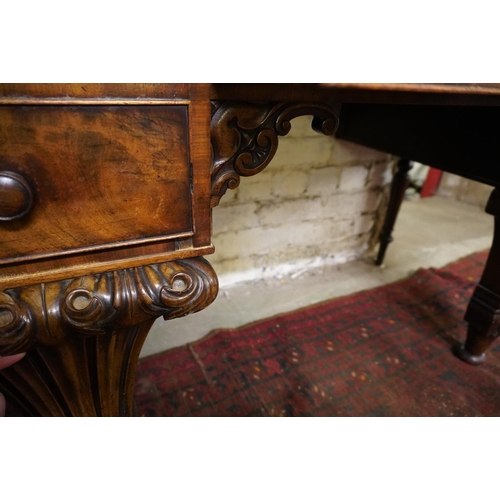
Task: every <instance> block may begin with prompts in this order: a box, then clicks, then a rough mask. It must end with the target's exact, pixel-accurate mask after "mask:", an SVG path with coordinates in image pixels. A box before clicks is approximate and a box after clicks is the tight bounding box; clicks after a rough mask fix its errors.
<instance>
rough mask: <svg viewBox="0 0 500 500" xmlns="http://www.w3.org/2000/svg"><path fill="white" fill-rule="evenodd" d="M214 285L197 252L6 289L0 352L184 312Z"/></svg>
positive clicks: (205, 301)
mask: <svg viewBox="0 0 500 500" xmlns="http://www.w3.org/2000/svg"><path fill="white" fill-rule="evenodd" d="M217 289H218V283H217V277H216V275H215V272H214V271H213V269H212V267H211V266H210V264H208V262H207V261H206V260H205V259H203V258H201V257H199V258H194V259H186V260H179V261H174V262H166V263H162V264H151V265H148V266H143V267H138V268H131V269H122V270H118V271H113V272H107V273H101V274H95V275H89V276H85V277H81V278H75V279H70V280H63V281H59V282H53V283H47V284H44V285H35V286H30V287H25V288H20V289H11V290H5V291H4V292H0V355H7V354H13V353H15V352H21V351H23V350H26V349H28V348H30V349H31V348H33V347H38V346H41V345H57V344H58V343H60V342H61V341H62V340H63V339H64V337H66V336H67V335H74V334H75V333H79V334H83V335H103V334H105V333H108V332H109V331H111V330H116V329H120V328H128V327H131V326H134V325H139V324H141V323H144V322H147V321H150V320H152V319H153V320H154V319H156V318H157V317H159V316H163V317H164V318H165V319H172V318H178V317H181V316H185V315H187V314H190V313H192V312H196V311H199V310H201V309H203V308H205V307H207V306H208V305H209V304H210V303H211V302H212V301H213V300H214V299H215V297H216V295H217Z"/></svg>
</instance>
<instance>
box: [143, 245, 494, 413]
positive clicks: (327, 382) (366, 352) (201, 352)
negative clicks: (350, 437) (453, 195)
mask: <svg viewBox="0 0 500 500" xmlns="http://www.w3.org/2000/svg"><path fill="white" fill-rule="evenodd" d="M486 256H487V253H486V252H482V253H479V254H474V255H472V256H470V257H467V258H465V259H462V260H460V261H458V262H456V263H454V264H451V265H449V266H447V267H445V268H443V269H426V270H419V271H418V272H416V273H415V274H414V275H413V276H412V277H410V278H408V279H405V280H403V281H400V282H397V283H394V284H391V285H387V286H384V287H380V288H377V289H373V290H368V291H364V292H361V293H357V294H354V295H351V296H348V297H344V298H340V299H335V300H330V301H328V302H324V303H321V304H318V305H315V306H311V307H308V308H305V309H302V310H299V311H294V312H291V313H288V314H283V315H280V316H276V317H273V318H270V319H266V320H263V321H259V322H256V323H253V324H251V325H247V326H244V327H242V328H238V329H235V330H219V331H216V332H213V333H212V334H211V335H209V336H208V337H205V338H204V339H202V340H201V341H198V342H195V343H192V344H189V345H187V346H183V347H180V348H176V349H173V350H171V351H167V352H165V353H162V354H157V355H154V356H151V357H149V358H146V359H144V360H143V361H141V363H140V365H139V369H138V374H137V380H136V398H137V411H138V414H139V415H141V416H499V415H500V390H499V389H500V345H497V347H496V348H494V349H493V350H492V351H491V352H490V353H489V356H488V358H487V361H486V363H485V364H484V365H481V366H478V367H473V366H469V365H467V364H466V363H464V362H462V361H460V360H458V359H457V358H455V357H454V356H453V354H452V353H451V347H452V346H453V345H454V344H455V343H457V342H458V341H461V340H463V338H464V336H465V331H466V323H465V322H464V321H463V316H464V312H465V308H466V306H467V303H468V301H469V298H470V296H471V294H472V291H473V289H474V286H475V284H476V283H477V281H478V280H479V278H480V275H481V272H482V269H483V266H484V263H485V260H486Z"/></svg>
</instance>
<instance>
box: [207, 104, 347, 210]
mask: <svg viewBox="0 0 500 500" xmlns="http://www.w3.org/2000/svg"><path fill="white" fill-rule="evenodd" d="M215 109H216V111H215V113H214V114H213V117H212V122H211V134H212V149H213V165H212V174H211V175H212V206H216V205H218V203H219V200H220V198H221V197H222V196H223V195H224V193H225V192H226V191H227V189H228V188H229V189H234V188H236V187H237V186H238V185H239V183H240V176H250V175H255V174H257V173H259V172H261V171H262V170H263V169H264V168H265V167H266V166H267V165H268V164H269V162H270V161H271V160H272V158H273V157H274V155H275V153H276V150H277V148H278V136H284V135H286V134H288V132H289V131H290V129H291V124H290V120H292V119H293V118H296V117H297V116H304V115H312V116H313V121H312V127H313V129H314V130H315V131H317V132H319V133H322V134H325V135H332V134H333V133H334V132H335V130H336V129H337V126H338V113H337V110H335V109H334V108H332V107H331V106H327V105H324V104H304V103H295V104H290V103H288V104H282V103H278V104H277V103H264V104H262V103H248V102H227V103H222V104H219V103H217V106H215Z"/></svg>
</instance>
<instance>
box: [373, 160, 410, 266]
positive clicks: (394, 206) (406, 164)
mask: <svg viewBox="0 0 500 500" xmlns="http://www.w3.org/2000/svg"><path fill="white" fill-rule="evenodd" d="M411 167H412V164H411V161H410V160H405V159H400V160H399V161H398V163H397V167H396V173H395V174H394V178H393V179H392V184H391V194H390V197H389V204H388V206H387V213H386V215H385V221H384V226H383V228H382V232H381V233H380V237H379V240H380V247H379V251H378V255H377V260H376V261H375V263H376V265H377V266H380V265H381V264H382V262H384V257H385V252H386V250H387V247H388V246H389V243H390V242H391V241H392V230H393V229H394V224H395V223H396V219H397V217H398V213H399V209H400V207H401V203H402V202H403V198H404V196H405V191H406V189H407V188H408V186H409V184H410V177H409V176H408V172H409V171H410V169H411Z"/></svg>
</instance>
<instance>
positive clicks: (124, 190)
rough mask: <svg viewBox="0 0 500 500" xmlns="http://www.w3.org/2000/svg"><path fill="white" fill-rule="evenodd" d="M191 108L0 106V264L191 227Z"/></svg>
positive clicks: (165, 236)
mask: <svg viewBox="0 0 500 500" xmlns="http://www.w3.org/2000/svg"><path fill="white" fill-rule="evenodd" d="M188 116H189V114H188V106H187V105H127V106H110V105H85V106H57V105H54V106H52V105H38V106H37V105H35V106H9V105H6V106H0V186H3V188H2V187H0V212H2V210H3V214H4V217H2V219H3V220H0V264H2V263H10V262H22V261H23V260H26V259H29V260H33V259H40V258H48V257H51V256H61V255H70V254H74V253H81V252H89V251H97V250H103V249H112V248H115V247H123V246H130V245H137V244H139V243H151V242H161V241H167V240H172V239H177V238H186V237H189V236H192V235H193V234H194V227H193V207H192V187H193V186H192V179H193V172H192V167H191V163H190V149H189V123H188ZM2 193H3V194H2ZM9 200H10V201H12V200H13V201H12V203H10V201H9ZM2 202H3V203H4V205H6V206H3V207H2V206H1V204H2ZM9 203H10V204H9ZM16 210H17V212H16ZM1 215H2V214H1V213H0V216H1Z"/></svg>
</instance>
